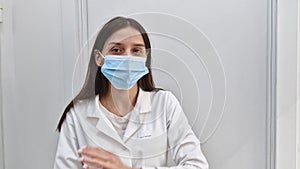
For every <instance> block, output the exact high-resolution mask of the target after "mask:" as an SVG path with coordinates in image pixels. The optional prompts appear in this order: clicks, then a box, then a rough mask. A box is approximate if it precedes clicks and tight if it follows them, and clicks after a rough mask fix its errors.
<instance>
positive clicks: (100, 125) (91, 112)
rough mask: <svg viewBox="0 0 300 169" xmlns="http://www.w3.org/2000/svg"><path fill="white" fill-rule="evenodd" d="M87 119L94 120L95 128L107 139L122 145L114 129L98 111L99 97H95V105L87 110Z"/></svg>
mask: <svg viewBox="0 0 300 169" xmlns="http://www.w3.org/2000/svg"><path fill="white" fill-rule="evenodd" d="M87 117H88V118H96V119H97V123H96V125H95V127H96V128H97V129H98V130H99V131H100V132H102V133H104V134H105V135H107V136H108V137H111V138H112V139H114V140H116V141H118V142H120V143H121V144H123V141H122V139H121V137H120V136H119V135H118V133H117V131H116V130H115V128H114V127H113V125H112V124H111V122H109V120H108V119H107V118H106V117H105V115H104V114H103V113H102V112H101V111H100V107H99V95H97V96H96V98H95V103H94V104H93V105H92V106H91V107H89V108H88V111H87Z"/></svg>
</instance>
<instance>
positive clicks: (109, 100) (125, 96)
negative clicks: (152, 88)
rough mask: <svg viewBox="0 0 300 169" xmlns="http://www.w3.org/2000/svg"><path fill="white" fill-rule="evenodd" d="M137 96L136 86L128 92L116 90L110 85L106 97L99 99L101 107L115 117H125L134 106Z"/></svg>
mask: <svg viewBox="0 0 300 169" xmlns="http://www.w3.org/2000/svg"><path fill="white" fill-rule="evenodd" d="M137 95H138V86H137V84H136V85H134V86H133V87H132V88H131V89H129V90H118V89H116V88H114V87H113V86H112V85H110V87H109V89H108V93H107V95H106V96H104V97H101V98H100V101H101V103H102V105H103V106H104V107H105V108H106V109H107V110H109V111H110V112H112V113H113V114H115V115H117V116H121V117H122V116H125V115H126V114H127V113H129V112H130V111H131V110H132V109H133V108H134V106H135V103H136V100H137Z"/></svg>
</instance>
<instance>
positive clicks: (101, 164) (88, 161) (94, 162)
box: [81, 157, 112, 168]
mask: <svg viewBox="0 0 300 169" xmlns="http://www.w3.org/2000/svg"><path fill="white" fill-rule="evenodd" d="M81 162H82V163H84V165H85V166H86V167H87V168H89V167H90V168H111V167H112V162H111V161H106V160H101V159H95V158H85V157H83V158H82V160H81Z"/></svg>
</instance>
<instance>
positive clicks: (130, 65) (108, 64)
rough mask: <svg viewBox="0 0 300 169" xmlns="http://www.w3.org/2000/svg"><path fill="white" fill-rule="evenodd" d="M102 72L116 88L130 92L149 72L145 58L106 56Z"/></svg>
mask: <svg viewBox="0 0 300 169" xmlns="http://www.w3.org/2000/svg"><path fill="white" fill-rule="evenodd" d="M101 72H102V73H103V75H104V76H105V77H106V78H107V79H108V80H109V81H110V83H111V84H112V85H113V86H114V87H115V88H117V89H121V90H128V89H130V88H132V87H133V86H134V84H135V83H136V82H137V81H138V80H139V79H140V78H142V77H143V76H144V75H145V74H147V73H148V72H149V71H148V68H147V67H146V58H145V57H137V56H120V55H106V56H105V58H104V64H103V65H102V67H101Z"/></svg>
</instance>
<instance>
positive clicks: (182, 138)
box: [143, 93, 208, 169]
mask: <svg viewBox="0 0 300 169" xmlns="http://www.w3.org/2000/svg"><path fill="white" fill-rule="evenodd" d="M166 111H167V132H168V144H169V151H170V154H171V155H172V159H173V160H174V162H175V163H176V166H171V167H159V166H157V167H143V169H208V162H207V160H206V158H205V156H204V155H203V153H202V151H201V146H200V141H199V140H198V138H197V137H196V136H195V134H194V132H193V131H192V128H191V127H190V125H189V123H188V120H187V118H186V116H185V114H184V112H183V111H182V108H181V106H180V104H179V102H178V100H177V99H176V97H175V96H174V95H173V94H172V93H168V96H167V100H166Z"/></svg>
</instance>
